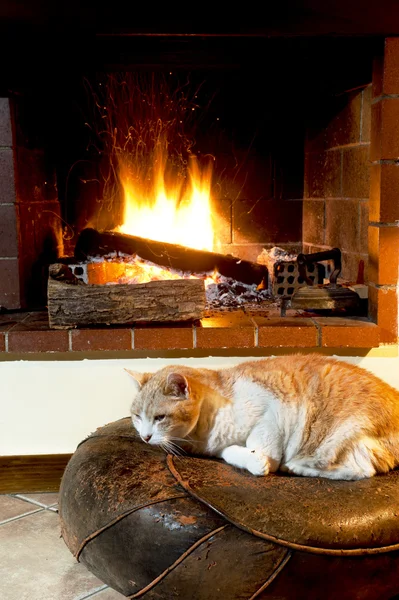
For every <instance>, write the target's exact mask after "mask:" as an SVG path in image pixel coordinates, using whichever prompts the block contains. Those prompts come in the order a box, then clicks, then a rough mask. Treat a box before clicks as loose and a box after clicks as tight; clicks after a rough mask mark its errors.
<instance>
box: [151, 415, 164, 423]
mask: <svg viewBox="0 0 399 600" xmlns="http://www.w3.org/2000/svg"><path fill="white" fill-rule="evenodd" d="M165 417H166V415H157V416H156V417H154V421H157V422H158V423H159V422H160V421H163V420H164V418H165Z"/></svg>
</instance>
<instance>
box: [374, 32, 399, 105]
mask: <svg viewBox="0 0 399 600" xmlns="http://www.w3.org/2000/svg"><path fill="white" fill-rule="evenodd" d="M381 94H399V38H397V37H390V38H386V39H385V48H384V56H383V57H382V56H381V57H379V58H378V59H377V60H376V61H375V64H374V69H373V96H374V97H376V96H380V95H381Z"/></svg>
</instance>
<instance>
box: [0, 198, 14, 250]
mask: <svg viewBox="0 0 399 600" xmlns="http://www.w3.org/2000/svg"><path fill="white" fill-rule="evenodd" d="M17 256H18V231H17V219H16V214H15V204H12V205H10V206H4V205H2V204H0V257H2V258H4V257H10V258H11V257H17Z"/></svg>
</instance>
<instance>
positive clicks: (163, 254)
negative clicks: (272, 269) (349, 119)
mask: <svg viewBox="0 0 399 600" xmlns="http://www.w3.org/2000/svg"><path fill="white" fill-rule="evenodd" d="M111 252H120V253H122V254H129V255H133V256H134V255H139V256H140V257H141V258H143V259H145V260H148V261H151V262H153V263H156V264H158V265H161V266H163V267H169V268H172V269H176V270H179V271H186V272H187V271H188V272H191V273H206V272H213V271H215V270H216V271H218V272H219V273H220V274H221V275H224V276H225V277H229V278H231V279H235V280H236V281H240V282H241V283H247V284H254V283H256V284H257V285H262V287H265V288H267V282H268V270H267V267H266V266H265V265H260V264H257V263H252V262H249V261H247V260H241V259H239V258H235V257H233V256H230V255H224V254H217V253H216V252H207V251H205V250H194V249H192V248H187V247H186V246H178V245H176V244H168V243H165V242H156V241H153V240H147V239H144V238H140V237H136V236H133V235H126V234H123V233H118V232H114V231H104V232H99V231H96V230H95V229H84V230H83V231H82V233H81V234H80V236H79V239H78V241H77V244H76V248H75V258H76V259H77V260H87V257H88V256H96V255H100V256H105V255H107V254H110V253H111Z"/></svg>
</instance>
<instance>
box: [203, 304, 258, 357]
mask: <svg viewBox="0 0 399 600" xmlns="http://www.w3.org/2000/svg"><path fill="white" fill-rule="evenodd" d="M196 339H197V343H196V348H254V346H255V325H254V323H253V322H252V320H251V319H250V318H248V317H247V316H246V315H245V314H244V313H243V312H241V311H237V312H231V313H228V314H226V315H221V316H216V317H209V318H204V319H201V327H196Z"/></svg>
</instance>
